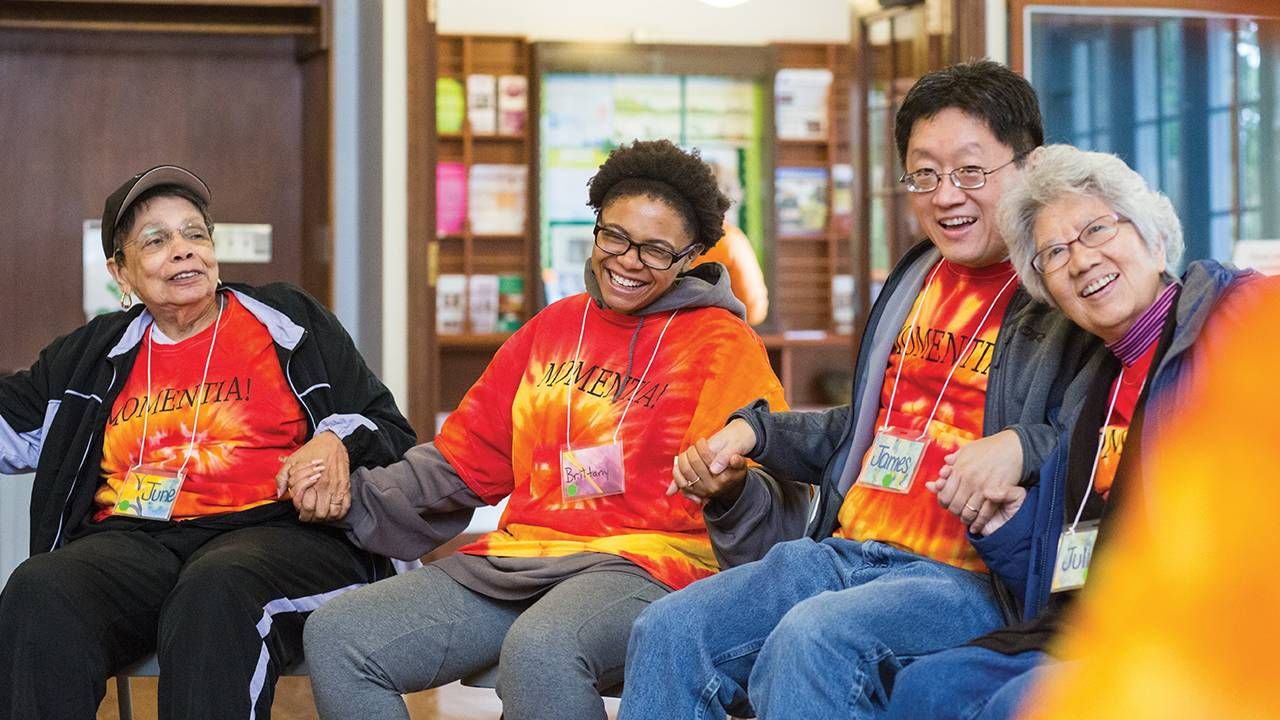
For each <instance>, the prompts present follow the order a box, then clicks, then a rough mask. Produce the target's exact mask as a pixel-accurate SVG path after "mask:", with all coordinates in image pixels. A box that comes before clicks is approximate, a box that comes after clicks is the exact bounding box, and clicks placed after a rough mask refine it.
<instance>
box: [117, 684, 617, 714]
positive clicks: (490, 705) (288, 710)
mask: <svg viewBox="0 0 1280 720" xmlns="http://www.w3.org/2000/svg"><path fill="white" fill-rule="evenodd" d="M131 687H132V688H133V691H132V696H133V717H134V720H155V717H156V709H155V702H156V701H155V698H156V681H155V679H153V678H141V679H137V680H133V681H132V685H131ZM407 701H408V705H409V713H410V715H412V716H413V719H414V720H497V718H498V716H499V715H501V714H502V704H501V703H500V702H499V701H498V696H497V695H495V694H494V692H493V691H492V690H485V689H482V688H468V687H463V686H461V685H459V684H458V683H454V684H452V685H446V686H444V687H442V688H438V689H436V690H427V691H425V692H420V693H414V694H413V695H410V696H408V698H407ZM605 707H606V708H607V709H608V711H609V717H610V718H614V717H616V716H617V712H618V701H617V700H616V699H612V698H606V699H605ZM271 717H272V719H273V720H312V719H313V718H315V717H316V711H315V708H314V707H313V706H312V704H311V681H310V680H308V679H307V678H283V679H281V680H280V683H279V684H278V685H277V687H276V701H275V705H274V707H273V708H272V712H271ZM98 720H119V717H118V714H117V712H116V692H115V680H111V681H109V682H108V683H107V697H106V699H105V700H103V701H102V707H100V708H99V709H98Z"/></svg>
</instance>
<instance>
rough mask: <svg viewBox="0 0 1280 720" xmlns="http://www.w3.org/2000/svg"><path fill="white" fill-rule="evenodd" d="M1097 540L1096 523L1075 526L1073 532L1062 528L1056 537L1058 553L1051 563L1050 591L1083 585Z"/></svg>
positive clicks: (1073, 588)
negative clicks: (1060, 533) (1059, 534)
mask: <svg viewBox="0 0 1280 720" xmlns="http://www.w3.org/2000/svg"><path fill="white" fill-rule="evenodd" d="M1097 540H1098V523H1097V522H1096V521H1094V522H1087V523H1080V524H1079V525H1077V526H1076V529H1075V532H1072V531H1071V530H1063V531H1062V535H1061V536H1060V537H1059V538H1058V555H1057V557H1056V558H1055V559H1054V563H1053V582H1052V584H1051V585H1050V586H1049V590H1050V592H1059V591H1061V590H1075V589H1077V588H1082V587H1084V584H1085V581H1086V580H1088V579H1089V562H1090V561H1091V560H1093V544H1094V543H1095V542H1097Z"/></svg>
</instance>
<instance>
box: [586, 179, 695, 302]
mask: <svg viewBox="0 0 1280 720" xmlns="http://www.w3.org/2000/svg"><path fill="white" fill-rule="evenodd" d="M600 226H601V227H604V228H608V229H610V230H614V231H617V232H618V233H620V234H622V235H625V236H626V237H628V238H630V239H631V240H632V241H633V242H636V243H651V244H654V245H658V246H661V247H662V248H664V249H666V250H670V251H671V252H672V253H677V254H678V253H680V252H681V251H683V250H684V249H685V248H687V247H689V246H690V245H692V244H693V242H694V238H693V235H692V234H690V232H689V228H688V226H687V225H686V223H685V220H684V217H683V216H681V215H680V213H678V212H676V211H675V209H673V208H672V207H671V206H670V205H668V204H667V203H665V202H663V201H661V200H656V199H654V198H651V197H648V196H645V195H628V196H623V197H619V198H615V199H613V200H610V201H609V202H608V204H606V205H605V206H604V207H603V208H601V210H600ZM692 262H693V258H692V256H690V257H686V258H683V259H680V260H677V261H676V262H675V264H673V265H672V266H671V267H670V268H668V269H666V270H654V269H653V268H651V267H648V266H647V265H645V264H644V263H642V262H640V253H639V251H638V250H637V249H636V248H635V247H631V248H628V249H627V251H626V252H625V253H623V254H622V255H610V254H609V253H607V252H605V251H603V250H601V249H600V246H599V245H593V246H592V250H591V272H592V274H593V275H595V277H596V282H597V283H598V284H599V285H600V293H601V295H603V296H604V303H605V305H607V306H608V307H609V308H610V309H612V310H616V311H617V312H620V313H625V314H628V315H630V314H632V313H634V312H636V311H639V310H642V309H644V308H646V307H648V306H649V304H650V303H652V302H653V301H654V300H657V299H658V298H660V297H662V295H663V293H665V292H666V291H667V290H669V289H670V288H671V284H672V283H674V282H675V280H676V276H677V275H679V274H680V273H681V272H683V271H684V270H685V269H687V268H688V267H689V265H690V263H692Z"/></svg>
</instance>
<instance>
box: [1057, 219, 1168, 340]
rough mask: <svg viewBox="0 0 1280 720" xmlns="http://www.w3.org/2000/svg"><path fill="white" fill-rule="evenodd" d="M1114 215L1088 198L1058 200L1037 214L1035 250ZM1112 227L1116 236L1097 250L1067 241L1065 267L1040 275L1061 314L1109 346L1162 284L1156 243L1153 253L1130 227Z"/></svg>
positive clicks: (1161, 259)
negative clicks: (1067, 249) (1067, 252)
mask: <svg viewBox="0 0 1280 720" xmlns="http://www.w3.org/2000/svg"><path fill="white" fill-rule="evenodd" d="M1114 212H1115V211H1113V210H1112V209H1111V208H1110V207H1109V206H1107V204H1106V203H1104V202H1102V201H1101V200H1098V199H1097V198H1094V197H1091V196H1088V195H1067V196H1065V197H1062V198H1060V199H1058V200H1056V201H1054V202H1052V203H1050V204H1048V205H1046V206H1044V207H1043V208H1042V209H1041V210H1040V212H1039V213H1037V214H1036V222H1035V226H1034V229H1033V234H1034V236H1035V241H1036V250H1037V251H1039V250H1042V249H1044V248H1045V247H1047V246H1049V245H1053V244H1055V243H1069V242H1071V241H1072V240H1075V239H1076V238H1077V237H1078V236H1079V235H1080V232H1081V231H1082V230H1084V229H1085V226H1086V225H1087V224H1089V223H1090V222H1092V221H1093V220H1095V219H1097V218H1099V217H1102V216H1104V215H1111V214H1114ZM1108 219H1110V218H1108ZM1117 227H1118V232H1117V233H1116V236H1115V237H1114V238H1112V239H1111V240H1109V241H1107V243H1106V244H1105V245H1102V246H1101V247H1096V248H1090V247H1085V245H1084V243H1079V242H1076V243H1071V247H1070V253H1071V258H1070V260H1069V261H1068V262H1067V264H1066V265H1065V266H1064V267H1061V268H1058V269H1057V270H1055V271H1053V272H1050V273H1048V274H1047V275H1043V276H1042V277H1043V278H1044V284H1045V288H1046V289H1048V291H1049V294H1050V295H1052V296H1053V299H1054V301H1055V302H1056V303H1057V304H1058V307H1059V308H1061V309H1062V312H1064V313H1066V315H1067V317H1069V318H1071V320H1072V321H1074V322H1075V323H1076V324H1077V325H1079V326H1080V327H1082V328H1084V329H1085V330H1087V331H1089V332H1091V333H1093V334H1094V335H1097V336H1098V337H1100V338H1102V339H1103V340H1105V341H1106V342H1109V343H1110V342H1115V341H1116V340H1119V339H1120V338H1121V337H1123V336H1124V334H1125V332H1126V331H1127V330H1128V329H1129V328H1130V327H1131V326H1132V325H1133V323H1134V322H1135V321H1137V319H1138V318H1139V317H1140V316H1141V315H1142V313H1143V312H1145V311H1146V309H1147V308H1149V307H1151V303H1153V302H1155V299H1156V296H1157V295H1159V294H1160V290H1161V288H1162V287H1163V286H1164V283H1163V281H1162V280H1161V278H1160V273H1161V272H1162V271H1163V270H1164V256H1163V250H1162V248H1160V246H1159V245H1157V248H1156V252H1155V253H1154V254H1153V253H1152V251H1151V250H1150V249H1148V248H1147V243H1146V242H1144V241H1143V239H1142V236H1141V235H1139V234H1138V231H1137V230H1135V229H1134V227H1133V225H1132V224H1131V223H1128V222H1122V223H1120V224H1119V225H1118V226H1117Z"/></svg>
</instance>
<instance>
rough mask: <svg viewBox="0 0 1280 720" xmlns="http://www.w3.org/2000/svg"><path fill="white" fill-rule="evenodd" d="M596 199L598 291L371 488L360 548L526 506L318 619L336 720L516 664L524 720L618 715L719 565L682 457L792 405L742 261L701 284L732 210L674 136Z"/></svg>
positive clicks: (357, 503)
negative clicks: (705, 261)
mask: <svg viewBox="0 0 1280 720" xmlns="http://www.w3.org/2000/svg"><path fill="white" fill-rule="evenodd" d="M588 205H589V206H590V207H591V208H593V209H594V210H595V211H596V213H597V216H596V225H595V229H594V230H595V247H594V249H593V251H592V253H591V257H590V259H589V261H588V263H587V266H586V268H585V272H586V282H587V292H586V293H584V294H580V295H575V296H572V297H569V298H566V299H564V300H561V301H559V302H557V303H554V304H552V305H550V306H549V307H547V308H546V309H544V310H543V311H542V312H540V313H538V314H537V316H535V317H534V318H533V319H531V320H530V321H529V322H528V323H527V324H525V326H524V327H523V328H521V329H520V330H519V331H518V332H517V333H516V334H515V335H513V336H512V337H511V338H510V339H509V340H507V341H506V342H505V343H503V345H502V347H501V348H499V349H498V352H497V354H496V355H495V356H494V358H493V360H492V362H491V363H490V364H489V367H488V368H487V369H486V370H485V372H484V375H483V376H482V377H481V378H480V380H479V381H478V382H477V383H476V384H475V385H474V386H473V387H472V388H471V389H470V390H469V391H468V392H467V395H466V396H465V397H464V398H463V400H462V403H461V404H460V405H459V406H458V408H457V410H456V411H454V412H453V413H452V414H451V415H450V416H449V419H448V421H447V422H446V423H445V424H444V427H443V429H442V431H441V433H440V434H439V435H438V436H436V438H435V441H434V442H432V443H428V444H425V445H420V446H418V447H416V448H414V449H413V450H411V451H409V453H408V454H407V455H406V456H405V460H404V461H403V462H400V463H396V464H395V465H392V466H390V467H387V468H380V469H375V470H368V471H365V470H361V471H358V472H357V473H356V474H355V476H354V477H353V478H352V480H351V488H352V494H353V502H352V506H351V513H350V515H348V517H347V521H348V522H349V523H350V525H351V527H352V532H353V535H354V537H355V538H356V540H357V542H359V543H360V544H361V545H362V546H363V547H365V548H368V549H370V550H373V551H376V552H382V553H386V554H389V555H391V556H393V557H401V558H408V557H417V556H419V555H421V554H423V553H425V552H427V551H428V550H430V549H431V548H432V547H434V546H435V545H437V544H439V543H440V542H442V541H443V540H445V539H448V538H449V537H451V536H453V535H454V534H457V533H458V532H459V531H461V530H462V529H463V528H464V527H465V526H466V524H467V521H468V520H469V518H470V516H471V511H472V509H473V508H475V507H479V506H482V505H485V504H493V503H497V502H498V501H499V500H501V499H503V498H507V507H506V510H505V512H504V513H503V515H502V518H501V520H500V521H499V525H498V530H497V531H496V532H492V533H489V534H487V535H485V536H483V537H482V538H480V540H479V541H478V542H475V543H473V544H471V545H468V546H466V547H463V548H462V549H461V551H460V553H459V554H456V555H453V556H450V557H447V558H444V559H442V560H438V561H436V562H434V563H431V564H429V565H427V566H425V567H422V568H419V569H417V570H414V571H412V572H409V573H406V574H404V575H400V576H397V577H396V578H392V579H390V580H387V581H384V582H379V583H376V584H374V585H370V586H369V587H367V588H362V589H360V590H357V591H355V592H352V593H348V594H347V595H345V596H343V597H341V598H338V599H337V600H336V601H335V602H334V603H331V604H330V605H327V606H325V607H324V608H322V610H321V611H320V612H319V613H317V614H316V615H313V616H312V618H311V619H310V620H309V621H308V622H307V628H306V647H307V657H308V661H309V663H310V666H311V676H312V688H313V690H314V692H315V696H316V703H317V706H318V707H319V709H320V714H321V716H322V717H326V718H351V717H361V716H370V717H380V718H400V717H403V718H407V717H408V714H407V712H406V709H405V706H404V702H403V701H402V700H401V699H400V695H401V693H406V692H412V691H415V690H421V689H424V688H429V687H436V686H439V685H443V684H446V683H449V682H452V681H454V680H457V679H459V678H463V677H466V676H468V675H470V674H472V673H475V672H477V671H479V670H482V669H484V668H488V667H490V666H492V665H495V664H496V665H497V666H498V670H497V673H498V675H497V688H498V693H499V695H501V697H502V705H503V716H504V717H506V718H508V720H523V719H524V718H574V719H578V718H604V717H605V708H604V703H603V702H602V701H601V699H600V694H599V692H600V690H603V689H607V688H610V687H612V686H615V685H617V683H618V682H619V681H620V680H621V679H622V671H623V662H624V659H625V657H626V648H627V637H628V635H629V633H630V631H631V625H632V623H633V621H634V620H635V618H636V616H637V615H639V614H640V611H641V610H643V609H644V608H645V607H646V606H648V604H649V603H651V602H653V601H654V600H656V599H657V598H659V597H662V596H664V595H666V594H667V593H669V592H671V591H672V590H677V589H679V588H682V587H684V586H686V585H688V584H689V583H692V582H693V581H695V580H697V579H699V578H703V577H707V576H708V575H710V574H712V573H714V572H715V571H716V570H717V569H718V564H717V561H716V557H715V555H714V553H713V550H712V547H711V542H710V539H709V538H708V535H707V530H706V526H705V525H704V523H703V519H702V512H701V507H700V505H699V504H697V503H696V502H693V501H691V500H689V499H686V498H685V497H683V496H681V495H679V494H669V493H668V492H667V488H668V486H669V485H670V483H671V479H672V466H673V463H674V461H675V457H676V455H677V454H678V453H680V452H682V451H684V450H685V449H686V448H688V447H689V446H690V445H692V444H693V442H694V441H695V440H696V439H698V438H702V437H706V435H708V434H710V433H711V432H713V431H714V430H715V429H717V428H719V427H721V426H722V425H723V424H724V421H725V418H726V417H728V415H729V413H731V412H732V411H733V410H735V409H736V408H738V407H741V406H742V405H744V404H746V403H748V402H751V401H752V400H754V399H755V398H758V397H765V398H768V399H769V401H770V403H772V404H773V405H774V407H783V406H785V404H784V401H783V397H782V388H781V386H780V385H779V383H778V380H777V378H776V377H775V376H774V374H773V371H772V370H771V369H770V367H769V360H768V356H767V355H766V353H765V350H764V346H763V345H762V344H761V342H760V339H759V338H758V337H757V336H756V335H755V333H753V332H752V331H751V329H750V328H749V327H748V326H747V324H746V323H745V322H744V310H743V306H742V304H741V303H740V302H738V301H737V300H736V299H734V297H733V295H732V293H731V291H730V284H729V278H728V274H727V272H726V271H725V269H724V267H723V266H722V265H719V264H716V263H712V264H709V265H702V266H699V267H696V268H693V269H692V270H690V269H689V266H690V264H691V262H692V260H693V258H694V257H695V256H697V255H698V254H699V253H701V252H703V251H705V250H707V249H708V248H710V247H711V246H713V245H715V244H716V242H717V241H718V240H719V239H720V237H721V234H722V233H723V227H722V221H723V219H724V212H725V209H726V207H727V206H728V200H727V199H726V198H725V197H724V196H723V195H722V194H721V193H720V191H719V189H718V188H717V186H716V182H715V177H714V175H712V173H711V169H710V168H709V167H707V165H706V164H705V163H703V162H702V160H701V159H700V158H699V157H698V155H697V154H696V153H692V152H686V151H683V150H681V149H680V148H678V147H676V146H675V145H673V144H671V143H670V142H668V141H665V140H660V141H653V142H635V143H633V144H631V145H627V146H624V147H621V148H618V149H617V150H615V151H614V152H613V153H612V154H611V155H610V156H609V158H608V160H607V161H606V162H605V163H604V164H603V165H602V166H601V167H600V170H599V172H598V173H596V175H595V176H594V178H592V180H591V185H590V191H589V194H588ZM299 487H300V486H299ZM804 499H807V493H804V494H803V497H800V496H796V495H793V496H792V500H793V502H794V501H799V502H803V501H804ZM779 502H783V499H782V498H780V499H779Z"/></svg>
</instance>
